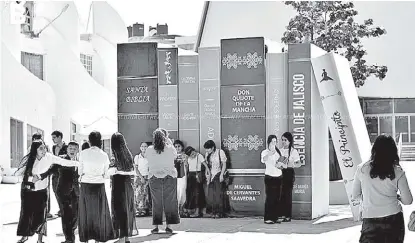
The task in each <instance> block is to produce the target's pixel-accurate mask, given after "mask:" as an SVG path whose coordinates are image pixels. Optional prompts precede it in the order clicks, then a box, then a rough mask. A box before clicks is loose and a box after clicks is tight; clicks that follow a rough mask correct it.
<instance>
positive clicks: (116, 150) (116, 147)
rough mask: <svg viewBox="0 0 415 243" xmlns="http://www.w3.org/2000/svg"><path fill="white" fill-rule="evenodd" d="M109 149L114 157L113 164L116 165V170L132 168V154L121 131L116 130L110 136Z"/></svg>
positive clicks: (129, 169)
mask: <svg viewBox="0 0 415 243" xmlns="http://www.w3.org/2000/svg"><path fill="white" fill-rule="evenodd" d="M111 150H112V154H113V155H114V157H115V166H116V167H117V170H120V171H131V170H132V169H133V168H134V164H133V156H132V154H131V152H130V150H129V149H128V147H127V142H126V141H125V138H124V136H123V135H122V134H121V133H119V132H116V133H114V134H113V135H112V136H111Z"/></svg>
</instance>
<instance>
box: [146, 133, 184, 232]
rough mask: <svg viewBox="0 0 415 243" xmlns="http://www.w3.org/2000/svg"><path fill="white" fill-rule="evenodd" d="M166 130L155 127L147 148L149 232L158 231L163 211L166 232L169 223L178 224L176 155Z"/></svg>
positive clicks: (169, 230)
mask: <svg viewBox="0 0 415 243" xmlns="http://www.w3.org/2000/svg"><path fill="white" fill-rule="evenodd" d="M168 136H169V135H168V132H167V131H166V130H164V129H160V128H159V129H157V130H155V131H154V133H153V144H154V145H152V146H150V147H148V149H147V159H148V167H149V175H148V176H149V178H150V192H151V199H152V201H153V212H152V214H153V225H154V226H155V228H154V229H153V230H151V233H153V234H156V233H158V232H159V225H161V224H163V213H164V216H165V219H166V233H169V234H171V233H173V230H172V228H171V226H170V225H172V224H179V223H180V216H179V210H178V208H179V206H178V202H177V171H176V168H175V167H174V164H173V161H174V159H175V158H176V156H177V152H176V149H175V148H174V147H173V145H172V143H171V141H170V139H169V137H168Z"/></svg>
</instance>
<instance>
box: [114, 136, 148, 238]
mask: <svg viewBox="0 0 415 243" xmlns="http://www.w3.org/2000/svg"><path fill="white" fill-rule="evenodd" d="M111 150H112V154H113V155H114V158H113V164H112V165H111V167H112V168H111V169H110V172H109V174H111V175H112V179H111V180H112V190H111V209H112V210H111V211H112V222H113V225H114V231H115V237H116V238H119V241H118V242H120V243H121V242H122V243H126V242H127V243H128V242H130V240H129V239H128V237H131V236H134V235H137V234H138V229H137V225H136V222H135V206H134V189H133V184H134V176H135V175H136V172H135V170H134V164H133V156H132V154H131V152H130V150H129V149H128V147H127V143H126V142H125V139H124V136H123V135H122V134H121V133H118V132H117V133H114V134H113V135H112V137H111ZM139 177H140V180H143V177H142V176H141V175H140V174H139Z"/></svg>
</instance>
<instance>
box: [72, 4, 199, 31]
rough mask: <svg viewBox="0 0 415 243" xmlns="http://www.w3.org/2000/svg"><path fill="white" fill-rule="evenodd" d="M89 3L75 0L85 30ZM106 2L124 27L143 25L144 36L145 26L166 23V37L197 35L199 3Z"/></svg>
mask: <svg viewBox="0 0 415 243" xmlns="http://www.w3.org/2000/svg"><path fill="white" fill-rule="evenodd" d="M91 2H92V1H89V0H76V1H75V4H76V6H77V8H78V12H79V15H80V18H81V25H82V26H83V27H84V28H85V26H86V23H87V19H88V12H89V6H90V3H91ZM107 2H108V3H109V4H110V5H111V6H112V7H113V8H114V9H115V10H116V11H117V12H118V14H119V15H120V16H121V18H122V19H123V20H124V23H125V24H126V26H128V25H132V24H133V23H136V22H138V23H144V25H145V33H146V35H147V33H148V26H150V25H152V26H156V25H157V23H160V24H165V23H167V24H168V26H169V34H177V35H185V36H188V35H196V33H197V30H198V27H199V22H200V18H201V15H202V10H203V4H204V1H202V0H191V1H183V0H170V1H167V0H151V1H150V0H108V1H107Z"/></svg>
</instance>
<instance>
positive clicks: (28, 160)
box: [15, 140, 79, 243]
mask: <svg viewBox="0 0 415 243" xmlns="http://www.w3.org/2000/svg"><path fill="white" fill-rule="evenodd" d="M53 164H59V165H62V166H67V167H70V166H78V164H79V163H78V162H76V161H69V160H65V159H62V158H60V157H57V156H54V155H52V154H50V153H47V152H46V146H45V143H44V142H43V141H42V140H35V141H33V142H32V145H31V147H30V152H29V153H28V154H27V155H26V156H25V157H24V158H23V159H22V162H21V164H20V166H19V168H18V169H17V171H16V172H15V175H16V176H21V177H23V180H22V187H21V190H22V192H21V208H20V219H19V224H18V226H17V235H18V236H22V238H21V239H20V240H19V241H18V242H19V243H22V242H25V241H27V240H28V239H29V237H30V236H33V235H34V234H35V233H36V234H38V243H41V242H42V239H43V236H44V235H46V215H47V201H48V190H47V188H48V186H49V178H44V179H38V178H40V175H41V174H43V173H45V172H47V171H48V170H49V168H50V167H51V166H52V165H53Z"/></svg>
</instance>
